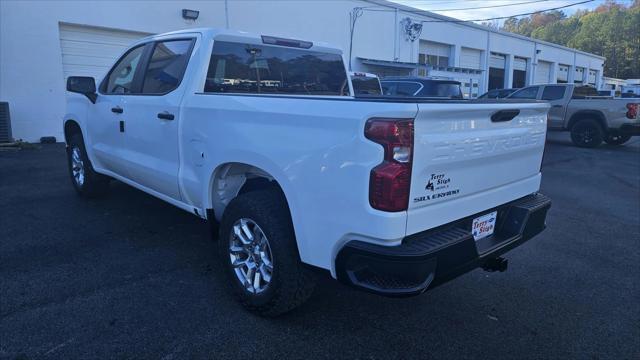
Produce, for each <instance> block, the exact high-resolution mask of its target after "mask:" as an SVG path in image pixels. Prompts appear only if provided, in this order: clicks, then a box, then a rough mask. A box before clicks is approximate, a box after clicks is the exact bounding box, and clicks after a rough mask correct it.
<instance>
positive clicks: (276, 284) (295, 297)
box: [218, 189, 315, 317]
mask: <svg viewBox="0 0 640 360" xmlns="http://www.w3.org/2000/svg"><path fill="white" fill-rule="evenodd" d="M240 219H245V220H246V219H249V220H252V221H253V222H254V223H255V224H257V225H258V226H259V229H260V230H261V231H262V232H263V233H264V235H265V236H266V238H267V243H268V245H269V248H270V255H271V260H272V266H273V267H272V272H271V278H270V282H269V283H268V284H267V285H265V287H264V290H262V292H252V291H251V290H249V289H247V288H245V286H243V283H242V282H241V280H240V278H239V277H238V275H236V272H235V268H234V267H233V266H232V264H231V261H232V260H231V256H230V253H231V251H230V246H231V242H232V239H236V241H237V239H238V237H234V231H233V226H234V224H237V222H239V221H240ZM254 234H255V233H254ZM218 244H219V245H218V249H219V253H220V258H221V259H222V262H223V266H224V268H225V269H226V272H227V275H228V278H229V282H230V284H231V288H232V290H233V292H234V293H235V295H236V296H237V298H238V299H239V301H240V303H242V305H243V306H244V307H245V308H247V309H248V310H250V311H252V312H255V313H257V314H259V315H261V316H267V317H274V316H278V315H281V314H283V313H286V312H288V311H291V310H293V309H294V308H296V307H298V306H300V305H301V304H302V303H303V302H305V301H306V300H307V299H308V298H309V296H311V294H312V292H313V289H314V287H315V275H314V273H313V271H312V270H311V269H310V268H308V267H307V266H306V265H304V264H303V263H302V261H300V256H299V254H298V247H297V245H296V238H295V234H294V231H293V225H292V223H291V216H290V215H289V207H288V206H287V203H286V201H285V200H284V196H283V195H282V193H281V192H280V191H279V190H278V189H270V190H259V191H252V192H249V193H246V194H242V195H239V196H237V197H236V198H235V199H233V200H232V201H231V202H230V203H229V205H228V206H227V208H226V209H225V211H224V214H223V216H222V221H221V223H220V235H219V238H218ZM263 280H264V278H263ZM254 291H255V289H254Z"/></svg>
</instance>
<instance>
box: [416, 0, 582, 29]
mask: <svg viewBox="0 0 640 360" xmlns="http://www.w3.org/2000/svg"><path fill="white" fill-rule="evenodd" d="M593 1H595V0H585V1H580V2H577V3H573V4H569V5H564V6H557V7H554V8H549V9H544V10H538V11H532V12H528V13H522V14H513V15H509V16H498V17H491V18H485V19H471V20H455V19H452V20H421V21H420V22H421V23H446V22H448V23H465V22H474V21H490V20H503V19H508V18H512V17H518V16H525V15H533V14H540V13H543V12H547V11H553V10H560V9H564V8H568V7H571V6H576V5H581V4H586V3H590V2H593Z"/></svg>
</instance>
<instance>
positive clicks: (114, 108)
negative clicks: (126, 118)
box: [111, 106, 124, 114]
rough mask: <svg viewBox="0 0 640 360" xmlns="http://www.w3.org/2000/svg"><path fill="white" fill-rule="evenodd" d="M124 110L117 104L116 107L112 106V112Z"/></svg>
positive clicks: (120, 112) (119, 112)
mask: <svg viewBox="0 0 640 360" xmlns="http://www.w3.org/2000/svg"><path fill="white" fill-rule="evenodd" d="M123 111H124V110H122V108H121V107H120V106H116V107H112V108H111V112H114V113H116V114H122V112H123Z"/></svg>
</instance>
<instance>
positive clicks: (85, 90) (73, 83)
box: [67, 76, 98, 104]
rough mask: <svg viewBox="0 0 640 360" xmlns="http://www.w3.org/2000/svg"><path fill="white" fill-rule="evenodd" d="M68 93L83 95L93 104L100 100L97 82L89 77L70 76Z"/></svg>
mask: <svg viewBox="0 0 640 360" xmlns="http://www.w3.org/2000/svg"><path fill="white" fill-rule="evenodd" d="M67 91H69V92H74V93H78V94H82V95H84V96H86V97H87V98H88V99H89V100H90V101H91V103H93V104H95V103H96V99H97V98H98V94H97V93H96V81H95V80H94V79H93V78H92V77H89V76H69V77H68V78H67Z"/></svg>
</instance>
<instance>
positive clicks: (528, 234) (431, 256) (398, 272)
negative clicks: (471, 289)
mask: <svg viewBox="0 0 640 360" xmlns="http://www.w3.org/2000/svg"><path fill="white" fill-rule="evenodd" d="M550 207H551V200H550V199H549V198H548V197H546V196H544V195H542V194H534V195H529V196H525V197H523V198H521V199H518V200H516V201H512V202H510V203H507V204H504V205H501V206H498V207H496V208H493V209H488V210H486V211H483V212H482V213H480V214H475V215H473V216H469V217H467V218H464V219H461V220H457V221H454V222H452V223H449V224H446V225H443V226H440V227H438V228H435V229H431V230H427V231H424V232H421V233H417V234H414V235H411V236H408V237H406V238H404V239H403V240H402V244H401V245H399V246H381V245H377V244H371V243H366V242H362V241H350V242H348V243H347V244H346V245H345V246H344V247H343V248H342V250H340V252H339V253H338V256H337V258H336V273H337V277H338V280H340V281H341V282H343V283H345V284H348V285H352V286H355V287H357V288H360V289H363V290H366V291H370V292H373V293H377V294H381V295H388V296H411V295H417V294H420V293H422V292H424V291H426V290H427V288H429V287H431V288H433V287H435V286H437V285H439V284H442V283H444V282H446V281H449V280H452V279H454V278H456V277H458V276H460V275H462V274H464V273H466V272H468V271H470V270H473V269H475V268H477V267H480V266H482V265H484V264H485V263H486V262H487V261H489V260H491V259H494V258H497V257H499V256H500V255H502V254H504V253H505V252H507V251H509V250H510V249H512V248H514V247H516V246H518V245H520V244H522V243H524V242H525V241H527V240H529V239H531V238H532V237H534V236H535V235H537V234H539V233H540V232H541V231H542V230H544V228H545V219H546V216H547V211H548V210H549V208H550ZM491 211H498V217H497V222H496V230H495V232H494V234H493V235H491V236H489V237H487V238H484V239H481V240H479V241H477V242H476V241H475V240H474V239H473V236H472V235H471V231H470V229H471V222H472V221H473V218H475V217H477V216H480V215H482V214H485V213H489V212H491Z"/></svg>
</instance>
